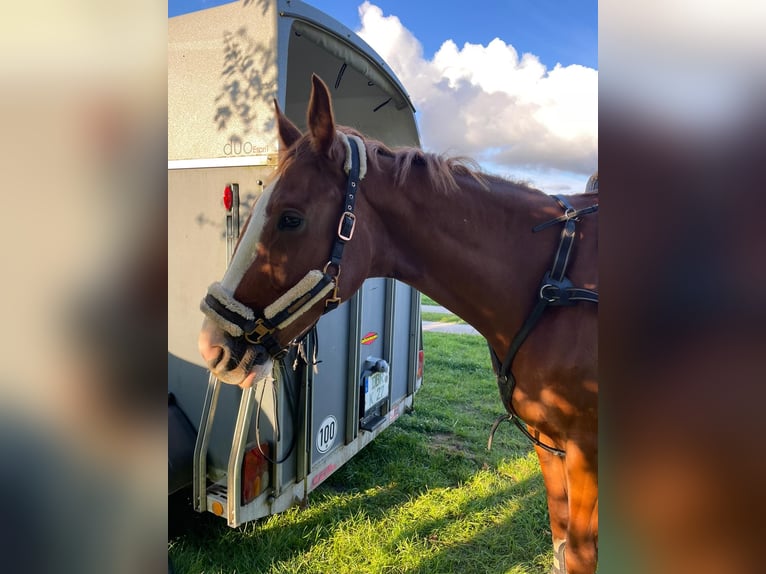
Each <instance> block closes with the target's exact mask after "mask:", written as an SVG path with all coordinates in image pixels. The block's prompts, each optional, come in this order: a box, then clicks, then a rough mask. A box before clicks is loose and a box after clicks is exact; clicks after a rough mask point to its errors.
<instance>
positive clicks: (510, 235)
mask: <svg viewBox="0 0 766 574" xmlns="http://www.w3.org/2000/svg"><path fill="white" fill-rule="evenodd" d="M371 175H372V178H371V180H373V181H374V186H375V188H376V190H377V191H373V192H371V193H369V194H368V196H369V198H370V199H369V201H370V202H371V204H373V208H374V210H375V212H376V213H377V214H378V216H379V217H378V221H379V227H380V229H379V230H378V232H377V233H379V236H378V238H377V240H376V243H377V244H378V245H379V246H380V247H381V248H380V249H378V253H379V254H380V257H377V258H376V261H375V263H374V264H373V265H374V266H376V267H377V268H375V269H373V271H374V274H375V275H377V276H388V277H394V278H396V279H399V280H401V281H403V282H405V283H407V284H409V285H412V286H413V287H415V288H416V289H418V290H419V291H421V292H423V293H425V294H426V295H428V296H429V297H431V298H432V299H434V300H435V301H437V302H439V303H440V304H442V305H444V306H445V307H446V308H448V309H449V310H450V311H452V312H453V313H455V314H456V315H458V316H460V317H461V318H462V319H464V320H465V321H467V322H468V323H470V324H471V325H473V326H474V327H475V328H476V329H477V330H478V331H479V332H480V333H481V334H482V335H484V337H486V338H487V340H488V341H489V342H490V344H491V345H492V346H493V347H496V348H503V347H507V345H508V344H509V343H510V339H511V337H512V335H513V331H514V330H515V329H516V328H517V327H518V325H519V324H520V323H521V321H522V320H523V316H524V315H525V314H526V313H527V312H528V309H529V305H530V302H531V301H532V298H533V297H534V293H535V289H536V288H537V284H538V282H539V280H540V277H541V276H542V273H543V272H544V270H545V269H544V267H545V265H546V263H548V261H543V259H544V258H541V257H540V256H538V255H536V254H535V253H534V252H533V250H532V249H530V243H531V242H530V239H531V228H532V226H533V225H534V223H538V222H539V221H540V219H539V218H540V215H539V214H540V212H541V211H543V210H544V208H543V207H542V206H543V205H544V203H545V196H544V195H543V194H541V193H539V192H534V191H531V190H528V189H525V188H523V187H521V186H518V185H516V184H513V183H511V182H505V181H500V180H495V179H493V180H492V181H491V183H490V189H489V190H487V189H484V188H483V187H482V186H481V185H480V184H479V183H478V182H477V181H475V180H474V179H473V178H471V177H468V176H457V177H456V181H457V183H458V189H456V190H454V191H449V192H444V191H442V190H438V189H435V188H434V185H433V184H432V182H431V181H430V180H429V178H428V177H427V176H426V174H425V169H423V170H416V169H414V168H413V171H412V172H411V175H410V177H408V180H407V181H406V182H405V184H404V185H401V186H396V185H394V183H393V181H392V178H391V177H390V176H389V175H387V174H386V173H376V174H374V175H373V174H371ZM373 181H371V182H370V183H372V182H373ZM380 237H385V241H380Z"/></svg>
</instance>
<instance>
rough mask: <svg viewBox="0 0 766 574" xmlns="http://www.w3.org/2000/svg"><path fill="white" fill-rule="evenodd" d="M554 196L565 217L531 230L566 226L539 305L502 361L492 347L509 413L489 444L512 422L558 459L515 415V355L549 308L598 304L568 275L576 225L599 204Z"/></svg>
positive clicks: (492, 432)
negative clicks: (576, 202) (585, 204)
mask: <svg viewBox="0 0 766 574" xmlns="http://www.w3.org/2000/svg"><path fill="white" fill-rule="evenodd" d="M553 197H554V198H555V199H556V201H557V202H558V204H559V205H560V206H561V208H562V209H563V210H564V214H563V215H561V216H559V217H556V218H555V219H551V220H550V221H546V222H545V223H541V224H540V225H537V226H536V227H533V228H532V232H535V233H536V232H538V231H541V230H543V229H547V228H548V227H551V226H552V225H556V224H558V223H563V224H564V228H563V229H562V230H561V240H560V241H559V247H558V249H557V250H556V254H555V256H554V258H553V264H552V265H551V268H550V270H548V271H546V272H545V274H544V275H543V280H542V282H541V283H540V289H539V291H538V294H537V303H536V304H535V306H534V307H533V309H532V311H531V312H530V313H529V315H528V316H527V318H526V320H525V321H524V323H523V324H522V325H521V328H520V329H519V331H518V332H517V333H516V336H515V337H514V338H513V340H512V341H511V346H510V348H509V349H508V352H507V353H506V355H505V359H504V360H503V361H502V362H501V361H500V358H499V357H498V356H497V354H496V353H495V351H494V350H493V349H492V348H491V347H490V349H489V352H490V356H491V358H492V366H493V368H494V370H495V374H496V375H497V384H498V387H499V389H500V394H501V396H507V397H508V400H507V405H506V408H507V409H508V412H507V413H505V414H502V415H500V416H499V417H498V418H497V419H496V420H495V422H494V424H493V425H492V428H491V429H490V434H489V440H488V442H487V449H491V448H492V438H493V437H494V435H495V431H496V430H497V427H498V426H500V423H502V422H504V421H511V422H513V423H514V424H515V425H516V426H517V427H518V428H519V430H521V432H522V433H524V435H526V437H527V438H529V440H531V441H532V442H533V443H535V444H536V445H537V446H539V447H541V448H543V449H545V450H547V451H548V452H551V453H553V454H555V455H557V456H564V454H565V453H564V451H563V450H561V449H558V448H555V447H553V446H550V445H547V444H545V443H543V442H541V441H540V439H538V438H537V437H535V436H533V435H532V433H531V432H530V431H529V429H528V428H527V426H526V424H525V423H524V421H522V420H521V418H520V417H519V415H518V414H517V413H516V411H515V409H514V408H513V404H512V398H513V391H514V389H515V387H516V379H515V378H514V376H513V371H512V366H513V359H514V358H515V357H516V353H518V351H519V348H521V345H522V344H523V343H524V341H525V340H526V339H527V336H529V333H530V332H531V331H532V329H534V327H535V325H537V322H538V321H539V320H540V317H542V315H543V312H544V311H545V310H546V309H547V308H548V307H567V306H571V305H575V304H576V303H578V302H580V301H585V302H590V303H598V293H597V292H595V291H591V290H590V289H583V288H580V287H574V286H573V285H572V282H571V281H570V280H569V278H568V277H567V276H566V271H567V266H568V264H569V257H570V255H571V253H572V247H573V245H574V241H575V223H576V222H577V221H579V218H580V216H583V215H587V214H589V213H594V212H596V211H598V204H595V205H591V206H589V207H585V208H583V209H577V210H576V209H575V208H574V207H572V205H571V204H570V203H569V202H568V201H567V200H566V199H565V198H564V197H563V196H560V195H554V196H553Z"/></svg>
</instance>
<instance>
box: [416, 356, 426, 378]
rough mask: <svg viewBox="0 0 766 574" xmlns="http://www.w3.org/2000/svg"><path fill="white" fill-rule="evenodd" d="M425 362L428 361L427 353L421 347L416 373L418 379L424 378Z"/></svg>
mask: <svg viewBox="0 0 766 574" xmlns="http://www.w3.org/2000/svg"><path fill="white" fill-rule="evenodd" d="M425 362H426V355H425V353H424V352H423V349H420V351H418V373H417V375H416V376H417V378H418V379H421V378H423V366H424V364H425Z"/></svg>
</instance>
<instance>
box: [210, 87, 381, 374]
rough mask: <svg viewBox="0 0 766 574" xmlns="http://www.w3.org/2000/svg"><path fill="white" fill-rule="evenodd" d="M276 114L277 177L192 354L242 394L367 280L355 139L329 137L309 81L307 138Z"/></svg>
mask: <svg viewBox="0 0 766 574" xmlns="http://www.w3.org/2000/svg"><path fill="white" fill-rule="evenodd" d="M275 108H276V117H277V126H278V132H279V139H280V160H279V167H278V169H277V172H276V175H275V177H274V179H273V181H272V182H271V183H270V184H269V185H268V186H267V187H266V189H265V190H264V193H263V194H262V196H261V197H260V198H259V199H258V201H257V202H256V204H255V206H254V208H253V211H252V213H251V214H250V217H249V218H248V220H247V223H246V224H245V227H244V229H243V231H242V234H241V235H240V238H239V241H238V243H237V246H236V249H235V251H234V255H233V257H232V260H231V262H230V264H229V267H228V269H227V270H226V273H225V274H224V277H223V279H222V280H221V281H220V282H216V283H213V284H212V285H211V286H210V288H209V289H208V292H207V295H206V296H205V298H204V299H203V301H202V303H201V309H202V311H203V313H204V314H205V320H204V323H203V326H202V330H201V332H200V336H199V350H200V353H201V355H202V357H203V359H204V360H205V362H206V363H207V366H208V368H209V369H210V371H211V372H212V373H213V374H214V375H215V376H216V377H218V378H219V379H220V380H222V381H224V382H226V383H231V384H237V385H240V386H242V387H243V388H244V387H249V386H252V385H253V384H254V383H255V382H257V381H258V380H260V379H261V378H263V377H264V376H266V375H268V374H269V373H270V372H271V367H272V362H273V360H274V359H275V358H279V357H280V356H282V355H283V354H284V352H285V350H286V348H287V347H288V346H289V344H290V343H291V342H292V341H294V340H296V339H298V338H300V337H302V336H303V335H304V334H305V333H307V332H308V331H309V330H310V329H311V328H312V327H313V326H314V324H316V322H317V321H318V320H319V318H320V317H321V315H322V314H323V313H325V312H327V311H329V310H332V309H334V308H335V307H337V305H338V304H339V303H340V302H341V301H343V300H346V299H348V298H349V297H351V295H353V294H354V293H355V292H356V290H357V289H358V288H359V287H360V286H361V284H362V282H363V281H364V279H365V278H366V276H367V273H368V271H369V260H370V257H369V245H370V241H369V231H367V232H363V231H361V230H359V229H357V228H356V217H357V215H359V216H360V218H361V217H362V216H363V214H364V212H365V211H366V209H367V206H366V205H365V202H364V201H360V202H358V203H357V201H356V196H357V191H358V190H359V182H360V181H361V179H362V178H363V177H364V175H365V172H366V154H365V149H364V144H363V143H362V140H361V139H360V138H358V137H357V136H355V135H353V134H351V133H344V132H342V131H338V130H337V128H336V126H335V121H334V115H333V109H332V102H331V98H330V93H329V90H328V89H327V86H326V85H325V84H324V82H322V80H321V79H319V78H318V77H317V76H313V77H312V90H311V96H310V101H309V106H308V113H307V126H308V132H307V133H306V134H302V133H301V131H300V130H299V129H298V128H297V127H296V126H295V125H294V124H293V123H292V122H291V121H290V120H289V119H288V118H287V117H286V116H285V115H284V114H283V113H282V112H281V110H280V109H279V105H278V104H277V103H276V101H275ZM364 236H367V237H364ZM352 237H353V238H354V241H353V242H352V241H351V239H352ZM346 244H348V245H346Z"/></svg>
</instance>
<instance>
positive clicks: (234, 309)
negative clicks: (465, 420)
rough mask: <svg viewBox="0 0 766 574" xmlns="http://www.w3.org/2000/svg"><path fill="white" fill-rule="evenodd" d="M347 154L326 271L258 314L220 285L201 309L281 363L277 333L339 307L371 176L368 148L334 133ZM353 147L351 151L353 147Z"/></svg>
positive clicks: (315, 272)
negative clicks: (346, 256) (360, 200)
mask: <svg viewBox="0 0 766 574" xmlns="http://www.w3.org/2000/svg"><path fill="white" fill-rule="evenodd" d="M336 133H337V136H338V139H340V140H341V142H342V143H343V145H344V147H345V149H346V160H345V162H344V166H343V169H344V170H345V172H346V173H347V174H348V180H347V182H346V196H345V199H344V204H343V213H342V214H341V216H340V220H339V221H338V230H337V233H336V236H335V241H334V242H333V246H332V250H331V252H330V260H329V261H328V262H327V264H325V266H324V269H323V270H322V271H319V270H318V269H312V270H311V271H309V272H308V273H306V275H305V276H304V277H303V279H301V280H300V281H298V283H296V284H295V285H293V287H291V288H290V289H288V290H287V291H286V292H285V293H284V294H283V295H281V296H280V297H279V298H278V299H277V300H276V301H274V302H273V303H271V304H270V305H268V306H267V307H265V308H264V309H263V312H261V313H256V312H255V311H254V310H253V309H251V308H250V307H248V306H246V305H244V304H242V303H240V302H239V301H237V300H236V299H234V296H233V294H232V293H230V292H229V291H228V290H227V289H225V288H224V287H223V285H221V283H219V282H216V283H213V284H212V285H211V286H210V287H209V288H208V291H207V295H206V296H205V298H204V299H203V300H202V302H201V303H200V309H201V310H202V312H203V313H205V315H207V316H208V317H209V318H210V319H211V320H212V321H214V322H215V323H216V324H217V325H218V326H219V327H220V328H221V329H223V330H224V331H226V332H227V333H229V334H230V335H231V336H233V337H244V338H245V340H246V341H247V342H249V343H252V344H253V345H261V346H262V347H264V348H265V349H266V351H267V352H268V353H269V355H270V356H271V357H272V358H273V359H280V358H282V357H283V356H284V355H285V353H286V352H287V348H286V347H282V346H281V345H280V344H279V342H278V341H277V338H276V336H275V335H274V333H275V332H276V331H279V330H281V329H284V328H285V327H287V326H288V325H290V324H291V323H292V322H293V321H295V320H296V319H298V317H300V316H301V315H303V314H304V313H306V311H308V310H309V309H310V308H311V307H313V306H314V305H315V304H316V303H318V302H319V301H321V300H322V299H324V300H325V308H324V311H323V313H327V312H329V311H332V310H333V309H335V308H336V307H338V305H340V302H341V299H340V296H339V295H338V280H339V279H340V271H341V266H340V263H341V259H342V258H343V249H344V248H345V245H346V243H347V242H348V241H351V238H352V237H353V236H354V230H355V228H356V215H355V214H354V205H355V203H356V195H357V193H358V190H359V182H360V181H361V180H362V179H364V176H365V175H366V173H367V154H366V150H365V147H364V142H363V141H362V139H361V138H359V137H357V136H354V135H346V134H344V133H342V132H336ZM352 143H353V145H352Z"/></svg>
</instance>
